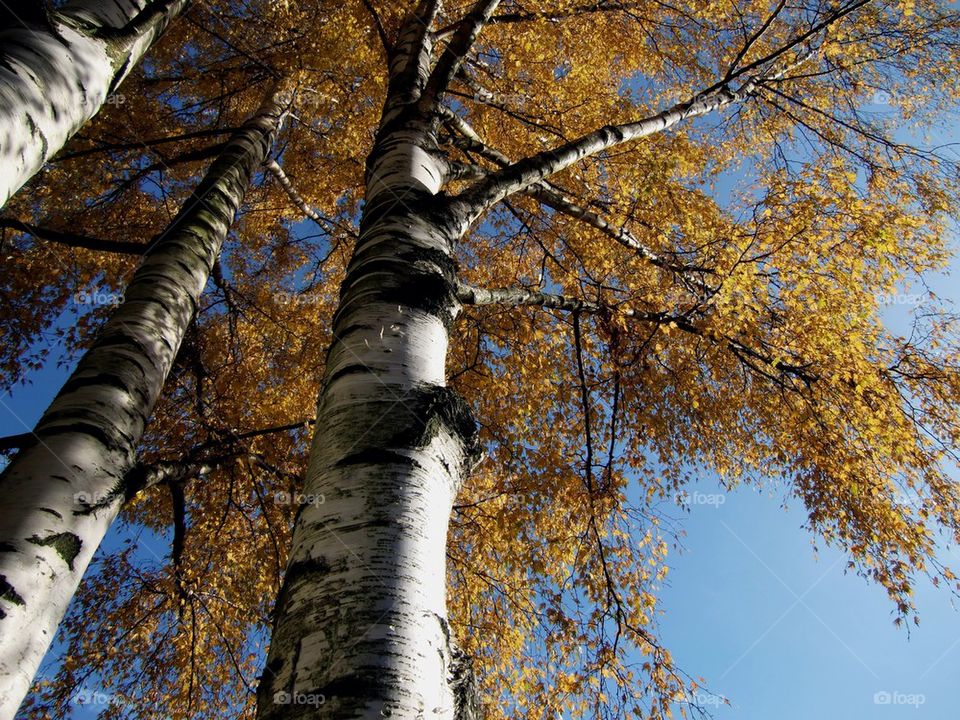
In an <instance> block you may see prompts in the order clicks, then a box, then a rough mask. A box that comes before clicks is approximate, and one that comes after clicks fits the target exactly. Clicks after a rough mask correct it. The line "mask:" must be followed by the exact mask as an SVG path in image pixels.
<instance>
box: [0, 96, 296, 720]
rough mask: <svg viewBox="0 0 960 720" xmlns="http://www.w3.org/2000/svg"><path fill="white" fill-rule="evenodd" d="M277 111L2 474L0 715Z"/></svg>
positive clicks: (43, 639) (151, 267) (170, 235)
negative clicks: (29, 443) (28, 442)
mask: <svg viewBox="0 0 960 720" xmlns="http://www.w3.org/2000/svg"><path fill="white" fill-rule="evenodd" d="M282 115H283V108H282V107H281V106H280V105H279V104H278V103H277V101H276V100H275V96H274V95H273V94H272V93H271V95H270V97H269V98H268V100H267V101H266V102H265V103H264V105H263V107H261V109H260V110H259V111H258V112H257V114H256V115H255V116H254V117H253V118H251V119H250V120H249V121H247V123H245V124H244V126H243V127H242V128H241V129H240V130H238V131H237V132H236V134H235V135H234V136H233V138H232V139H231V140H230V142H229V143H227V145H226V147H225V148H224V150H223V152H222V153H221V155H220V156H219V157H218V158H217V159H216V161H214V163H213V164H212V165H211V167H210V169H209V170H208V171H207V173H206V175H205V176H204V178H203V180H202V181H201V182H200V184H199V185H198V187H197V189H196V190H195V191H194V193H193V195H191V197H190V198H189V199H188V200H187V202H186V203H185V204H184V206H183V208H182V209H181V210H180V213H179V214H178V215H177V217H176V218H175V219H174V220H173V222H172V223H171V224H170V226H169V227H168V228H167V230H166V231H165V232H164V234H163V235H162V236H161V237H160V238H159V240H158V241H157V242H156V244H155V245H154V246H153V248H152V250H151V251H150V252H149V253H148V254H147V255H146V257H145V258H144V260H143V263H142V264H141V266H140V267H139V269H138V270H137V272H136V274H135V275H134V276H133V279H132V280H131V282H130V285H129V286H128V287H127V289H126V292H125V293H124V298H125V300H124V302H123V304H122V305H120V307H119V308H117V311H116V312H115V313H114V315H113V316H112V317H111V318H110V320H109V322H108V323H107V324H106V325H105V326H104V328H103V330H102V331H101V333H100V335H99V336H98V337H97V340H96V342H95V343H94V344H93V346H92V347H91V348H90V350H88V351H87V353H86V354H85V355H84V356H83V358H82V359H81V360H80V363H79V365H78V366H77V369H76V370H75V371H74V373H73V374H72V375H71V376H70V378H69V379H68V380H67V382H66V384H65V385H64V386H63V388H62V389H61V390H60V393H59V394H58V395H57V397H56V399H54V401H53V403H52V404H51V405H50V407H49V408H48V409H47V411H46V412H45V413H44V415H43V417H42V418H41V419H40V421H39V422H38V423H37V427H36V428H35V429H34V434H35V436H36V438H37V442H36V443H34V444H32V445H30V446H29V447H26V448H24V449H23V450H21V452H20V453H19V454H18V455H17V456H16V457H15V458H14V459H13V461H12V462H11V463H10V465H9V466H8V467H7V469H6V470H5V471H4V472H3V474H2V475H0V497H3V502H4V512H3V514H2V516H0V577H2V578H3V581H2V583H0V588H2V590H3V592H2V597H0V613H2V614H0V720H9V719H10V718H12V717H13V716H14V713H15V712H16V710H17V707H18V706H19V705H20V703H21V702H22V701H23V698H24V696H25V695H26V693H27V691H28V690H29V688H30V684H31V682H32V680H33V676H34V674H35V673H36V671H37V668H38V666H39V665H40V661H41V660H42V659H43V655H44V653H45V652H46V650H47V646H48V645H49V643H50V641H51V639H52V638H53V635H54V632H55V631H56V628H57V625H58V623H59V622H60V619H61V618H62V617H63V614H64V612H65V611H66V609H67V604H68V603H69V602H70V599H71V598H72V597H73V594H74V592H75V591H76V589H77V585H78V584H79V582H80V578H81V577H82V576H83V573H84V570H86V568H87V565H88V564H89V563H90V560H91V558H92V557H93V554H94V552H95V551H96V549H97V547H98V546H99V544H100V541H101V540H102V539H103V535H104V533H105V532H106V531H107V528H108V527H109V526H110V523H111V522H112V520H113V519H114V517H116V515H117V513H118V512H119V510H120V507H121V505H122V504H123V500H124V495H125V490H126V488H125V483H126V479H127V476H128V473H130V470H131V469H132V468H133V467H134V461H135V450H136V446H137V443H138V442H139V441H140V438H141V436H142V434H143V430H144V426H145V425H146V423H147V419H148V418H149V416H150V413H151V412H152V410H153V406H154V404H155V402H156V400H157V397H158V395H159V394H160V390H161V388H162V387H163V383H164V380H165V379H166V377H167V374H168V373H169V371H170V367H171V365H172V363H173V359H174V356H175V355H176V353H177V350H178V348H179V347H180V343H181V341H182V340H183V336H184V333H185V332H186V330H187V327H188V325H189V324H190V321H191V320H192V318H193V315H194V313H195V311H196V306H197V301H198V298H199V297H200V293H201V292H202V291H203V288H204V286H205V285H206V283H207V278H208V277H209V275H210V272H211V268H212V267H213V264H214V262H215V261H216V259H217V257H218V255H219V254H220V248H221V246H222V245H223V241H224V238H225V237H226V235H227V231H228V229H229V228H230V226H231V225H232V224H233V220H234V218H235V216H236V213H237V209H238V208H239V207H240V203H241V202H242V200H243V196H244V193H245V192H246V189H247V187H248V186H249V184H250V181H251V179H252V177H253V175H254V173H255V172H256V171H257V170H258V168H259V167H260V166H261V165H262V164H263V162H264V160H265V159H266V157H267V154H268V153H269V151H270V148H271V147H272V145H273V141H274V138H275V136H276V133H277V131H278V129H279V126H280V121H281V118H282Z"/></svg>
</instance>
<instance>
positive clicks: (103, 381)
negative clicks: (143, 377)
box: [59, 373, 131, 397]
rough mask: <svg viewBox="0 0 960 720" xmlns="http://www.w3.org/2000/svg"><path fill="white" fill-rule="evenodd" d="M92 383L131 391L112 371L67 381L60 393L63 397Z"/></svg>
mask: <svg viewBox="0 0 960 720" xmlns="http://www.w3.org/2000/svg"><path fill="white" fill-rule="evenodd" d="M91 385H106V386H107V387H112V388H116V389H117V390H122V391H123V392H125V393H130V392H131V390H130V387H129V386H128V385H127V384H126V383H125V382H123V380H121V379H120V378H119V377H117V376H116V375H113V374H111V373H97V374H96V375H81V376H79V377H75V378H73V379H72V380H69V381H67V382H66V383H64V384H63V387H62V388H61V389H60V393H59V395H60V396H61V397H62V396H63V395H66V394H68V393H71V392H73V391H75V390H79V389H81V388H85V387H90V386H91Z"/></svg>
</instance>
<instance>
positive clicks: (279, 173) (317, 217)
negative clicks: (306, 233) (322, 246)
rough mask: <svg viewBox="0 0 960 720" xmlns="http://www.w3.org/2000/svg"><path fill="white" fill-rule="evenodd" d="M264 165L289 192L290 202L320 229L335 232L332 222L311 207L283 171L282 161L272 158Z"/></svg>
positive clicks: (327, 232) (286, 191)
mask: <svg viewBox="0 0 960 720" xmlns="http://www.w3.org/2000/svg"><path fill="white" fill-rule="evenodd" d="M264 167H266V168H267V170H268V171H269V172H270V174H271V175H273V177H274V179H275V180H276V181H277V182H278V183H280V187H282V188H283V191H284V192H285V193H286V194H287V197H288V198H290V202H292V203H293V204H294V205H295V206H296V207H297V208H298V209H299V210H300V212H302V213H303V214H304V215H306V216H307V217H308V218H310V219H311V220H313V222H315V223H316V224H317V225H319V226H320V229H321V230H323V231H324V232H325V233H326V234H328V235H332V234H333V228H332V222H331V221H330V220H329V219H328V218H325V217H323V216H322V215H321V214H320V213H318V212H317V211H316V210H314V209H313V208H312V207H310V205H309V204H308V203H307V201H306V200H304V199H303V196H302V195H301V194H300V193H298V192H297V189H296V188H295V187H294V186H293V183H292V182H290V178H289V177H287V174H286V173H285V172H284V171H283V168H282V167H280V163H278V162H277V161H276V160H274V159H272V158H271V159H270V160H268V161H267V162H266V163H264Z"/></svg>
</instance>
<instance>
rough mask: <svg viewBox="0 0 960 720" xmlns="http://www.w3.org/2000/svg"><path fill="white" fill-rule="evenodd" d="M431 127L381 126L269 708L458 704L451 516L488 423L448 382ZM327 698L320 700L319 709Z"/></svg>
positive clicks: (375, 710) (276, 644) (280, 616)
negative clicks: (451, 618)
mask: <svg viewBox="0 0 960 720" xmlns="http://www.w3.org/2000/svg"><path fill="white" fill-rule="evenodd" d="M429 142H430V137H429V135H428V134H427V133H425V132H420V131H417V130H416V129H410V128H401V129H398V130H394V131H392V132H389V133H385V134H381V136H380V139H379V141H378V143H377V147H376V148H375V149H374V152H373V155H372V158H374V161H373V162H372V163H371V165H370V170H369V173H368V182H367V188H368V191H367V204H366V207H365V210H364V215H363V219H362V222H361V235H360V240H359V242H358V244H357V246H356V249H355V251H354V255H353V259H352V261H351V263H350V266H349V268H348V273H347V277H346V279H345V281H344V284H343V288H342V295H341V301H340V307H339V309H338V311H337V314H336V317H335V319H334V338H335V340H334V342H333V344H332V346H331V348H330V351H329V354H328V360H327V366H326V375H325V378H324V383H323V390H322V392H321V396H320V402H319V407H318V415H317V428H318V431H317V433H316V435H315V437H314V444H313V448H312V451H311V457H310V465H309V469H308V472H307V478H306V488H305V493H306V495H307V496H318V495H320V494H322V496H323V497H324V498H325V502H324V503H323V504H321V505H304V506H303V507H301V508H300V511H299V513H298V516H297V521H296V525H295V528H294V536H293V548H292V551H291V556H290V560H289V564H288V567H287V573H286V576H285V579H284V584H283V589H282V591H281V593H280V597H279V599H278V602H277V608H276V618H277V619H276V625H275V629H274V635H273V640H272V643H271V648H270V656H269V660H268V663H267V666H266V669H265V671H264V674H263V677H262V679H261V684H260V691H259V717H260V718H281V717H282V718H285V719H290V718H301V717H331V718H332V717H336V718H374V717H376V718H382V717H394V718H416V717H424V718H427V717H429V718H447V717H454V714H455V707H456V705H457V700H456V697H455V695H456V694H455V692H454V684H453V683H452V682H451V681H452V679H453V677H454V676H455V675H457V674H458V672H457V670H458V668H457V663H456V662H455V659H454V651H453V649H452V644H451V641H450V630H449V627H448V625H447V620H446V593H445V582H446V574H445V565H446V562H445V560H446V535H447V522H448V519H449V516H450V512H451V508H452V505H453V500H454V496H455V494H456V492H457V489H458V487H459V484H460V481H461V479H462V477H463V475H464V473H465V471H466V469H467V468H468V466H469V465H470V463H471V457H472V453H473V452H474V445H473V443H474V436H475V426H474V423H473V420H472V418H471V415H470V412H469V410H468V409H467V408H466V407H465V405H464V403H463V401H462V400H461V399H460V397H459V396H458V395H456V394H455V393H454V392H452V391H450V390H449V389H448V388H446V387H445V386H444V381H445V361H446V351H447V342H448V329H449V326H450V323H451V321H452V320H453V318H454V316H455V314H456V312H457V311H458V309H459V303H458V301H457V298H456V294H455V292H454V268H453V262H452V260H451V257H450V256H451V251H452V247H451V234H450V228H449V227H448V226H447V225H445V224H444V222H443V219H444V218H445V213H443V212H435V210H437V208H438V203H437V198H436V197H435V194H436V192H437V190H438V189H439V187H440V183H441V180H442V169H441V167H440V166H439V164H438V163H437V162H436V160H435V159H434V158H433V157H432V155H431V154H430V153H429ZM318 707H319V711H318Z"/></svg>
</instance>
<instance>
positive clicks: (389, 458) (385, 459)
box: [337, 448, 421, 467]
mask: <svg viewBox="0 0 960 720" xmlns="http://www.w3.org/2000/svg"><path fill="white" fill-rule="evenodd" d="M387 463H390V464H394V465H408V466H410V467H421V465H420V463H419V462H417V461H416V460H415V459H414V458H412V457H410V456H409V455H404V454H403V453H398V452H394V451H393V450H384V449H383V448H368V449H366V450H360V451H358V452H355V453H351V454H350V455H347V456H346V457H343V458H341V459H340V460H338V461H337V467H347V466H349V465H380V464H387Z"/></svg>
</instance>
